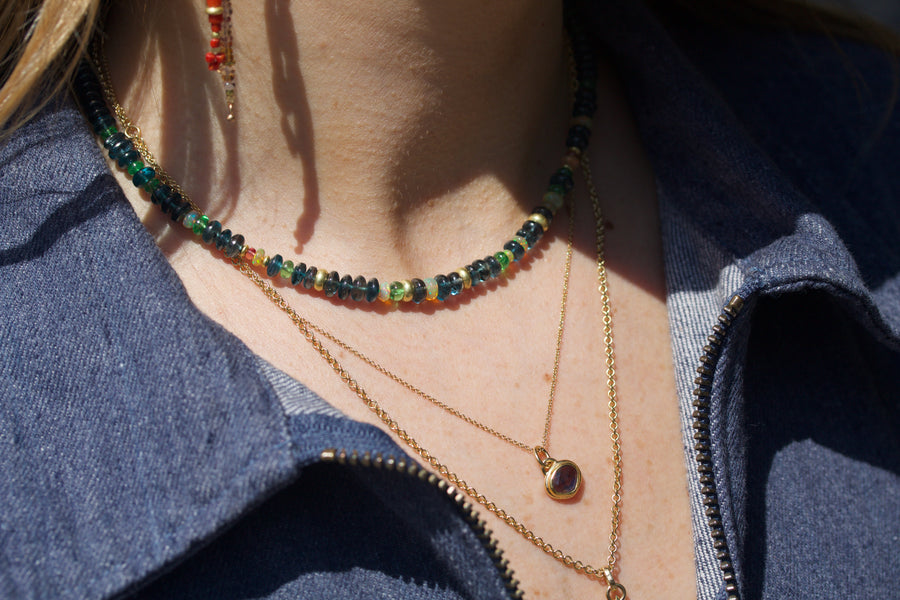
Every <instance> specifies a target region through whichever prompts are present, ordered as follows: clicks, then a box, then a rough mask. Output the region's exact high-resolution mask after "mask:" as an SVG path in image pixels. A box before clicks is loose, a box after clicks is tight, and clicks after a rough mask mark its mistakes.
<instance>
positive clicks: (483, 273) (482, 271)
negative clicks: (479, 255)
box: [472, 260, 491, 281]
mask: <svg viewBox="0 0 900 600" xmlns="http://www.w3.org/2000/svg"><path fill="white" fill-rule="evenodd" d="M472 266H473V267H475V271H477V272H478V278H479V279H480V280H481V281H487V280H488V279H490V278H491V269H490V267H488V265H487V263H486V262H484V261H483V260H476V261H475V262H473V263H472Z"/></svg>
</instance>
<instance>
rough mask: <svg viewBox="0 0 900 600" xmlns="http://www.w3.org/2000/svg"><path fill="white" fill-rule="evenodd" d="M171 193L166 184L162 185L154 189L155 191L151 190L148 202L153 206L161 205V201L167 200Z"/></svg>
mask: <svg viewBox="0 0 900 600" xmlns="http://www.w3.org/2000/svg"><path fill="white" fill-rule="evenodd" d="M171 193H172V188H170V187H169V186H167V185H166V184H163V185H161V186H159V187H158V188H156V189H155V190H153V193H152V194H150V200H151V201H152V202H153V204H162V203H163V200H165V199H166V198H168V196H169V194H171Z"/></svg>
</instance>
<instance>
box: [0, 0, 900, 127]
mask: <svg viewBox="0 0 900 600" xmlns="http://www.w3.org/2000/svg"><path fill="white" fill-rule="evenodd" d="M103 1H104V0H6V2H4V3H3V5H2V6H0V57H2V58H0V84H2V87H0V140H2V139H3V138H5V137H6V136H7V135H9V133H11V132H12V131H14V130H15V129H16V128H18V127H19V126H21V125H22V124H23V123H25V122H26V121H27V120H28V119H30V118H31V117H32V116H34V115H35V114H36V113H37V112H38V111H39V110H40V109H41V108H42V107H43V106H44V105H45V104H46V103H47V102H48V101H49V100H50V99H51V98H52V97H53V96H54V95H56V94H58V93H59V92H60V90H61V89H62V88H63V87H64V86H65V85H66V83H67V81H68V79H69V77H70V76H71V74H72V72H73V71H74V69H75V66H76V65H77V63H78V60H79V59H80V58H81V56H82V55H83V54H84V52H85V49H86V47H87V44H88V42H89V40H90V37H91V34H92V33H93V31H94V28H95V27H96V25H97V21H98V17H99V15H100V12H101V4H102V2H103ZM648 2H649V3H650V4H651V6H653V7H654V9H655V10H656V11H657V12H659V13H663V14H669V15H671V14H672V12H673V11H676V12H678V13H681V14H683V13H685V12H690V13H693V14H695V15H699V16H700V17H701V18H706V19H710V20H712V21H714V22H716V23H725V24H759V25H762V26H766V27H788V28H791V29H802V30H811V31H819V32H824V33H826V34H827V35H830V36H832V37H842V38H848V39H854V40H859V41H865V42H868V43H871V44H874V45H875V46H877V47H879V48H881V49H882V50H885V51H886V52H888V53H890V54H893V55H894V56H900V37H898V36H897V35H896V34H894V32H892V31H891V30H890V29H889V28H887V27H885V26H884V25H881V24H879V23H877V22H875V21H873V20H870V19H867V18H865V17H859V16H856V15H851V14H849V13H845V12H843V11H840V10H837V9H828V8H821V7H813V6H812V5H811V4H810V3H809V2H806V1H804V0H738V1H731V2H724V1H723V0H648Z"/></svg>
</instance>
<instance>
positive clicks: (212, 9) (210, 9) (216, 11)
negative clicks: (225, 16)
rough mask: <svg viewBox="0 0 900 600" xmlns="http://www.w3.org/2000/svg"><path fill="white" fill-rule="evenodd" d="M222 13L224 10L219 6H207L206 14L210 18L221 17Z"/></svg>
mask: <svg viewBox="0 0 900 600" xmlns="http://www.w3.org/2000/svg"><path fill="white" fill-rule="evenodd" d="M223 12H224V9H223V8H222V7H221V6H207V7H206V14H208V15H210V16H214V15H221V14H222V13H223Z"/></svg>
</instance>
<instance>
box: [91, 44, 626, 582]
mask: <svg viewBox="0 0 900 600" xmlns="http://www.w3.org/2000/svg"><path fill="white" fill-rule="evenodd" d="M98 37H102V36H98ZM93 54H94V61H95V64H96V65H97V69H98V76H99V79H100V83H101V86H102V87H103V92H104V95H105V96H106V98H107V101H108V102H109V103H110V105H111V106H112V108H113V110H114V112H115V114H116V116H117V117H118V119H119V122H120V123H121V124H122V130H123V133H125V135H126V136H127V137H128V138H130V139H131V140H132V143H133V144H134V146H135V148H136V149H137V150H138V151H139V152H140V153H141V156H142V157H143V159H144V162H145V163H146V164H147V166H150V167H153V169H154V170H155V171H156V173H157V177H159V179H160V181H162V182H163V183H165V184H166V185H169V186H170V187H171V188H172V189H174V190H176V191H178V192H179V193H180V194H181V195H182V197H183V198H184V199H185V200H186V201H187V202H188V203H189V204H190V205H191V207H192V208H193V209H194V210H198V211H199V208H197V206H196V205H195V204H194V202H193V201H192V200H191V199H190V197H189V196H188V194H187V193H186V192H185V190H184V189H183V188H181V186H180V185H179V184H178V182H176V181H175V180H174V179H172V177H170V176H169V175H168V173H166V172H165V171H164V170H163V169H162V167H160V166H159V163H158V162H157V161H156V159H155V157H154V156H153V154H152V152H151V151H150V149H149V147H148V146H147V144H146V142H144V140H143V138H142V137H141V130H140V128H139V127H138V126H137V125H135V124H134V123H133V122H132V121H131V119H130V118H129V117H128V114H127V113H126V112H125V109H124V108H123V107H122V106H121V104H119V102H118V99H117V97H116V94H115V90H114V88H113V87H112V83H111V80H110V77H109V67H108V63H107V61H106V56H105V53H104V52H103V50H102V42H99V43H98V44H97V45H96V46H95V48H94V53H93ZM581 168H582V171H583V173H584V176H585V182H586V184H587V188H588V194H589V196H590V198H591V204H592V207H593V213H594V219H595V221H596V240H597V281H598V287H597V289H598V291H599V292H600V297H601V303H602V317H603V341H604V346H605V363H606V377H607V381H606V383H607V390H608V391H607V396H608V399H609V402H608V404H607V406H608V408H609V420H610V424H609V428H610V438H611V440H612V452H613V493H612V501H613V507H612V524H611V528H610V534H609V548H608V549H609V556H608V558H607V562H606V565H605V566H604V567H600V568H598V567H594V566H592V565H591V564H589V563H585V562H583V561H581V560H577V559H575V558H574V557H572V556H571V555H570V554H567V553H566V552H564V551H563V550H562V549H560V548H557V547H555V546H554V545H553V544H551V543H550V542H546V541H544V539H543V538H541V537H540V536H538V535H537V534H535V533H534V531H532V530H531V529H530V528H529V527H527V526H526V525H525V524H524V523H522V522H521V521H519V520H518V519H517V518H515V517H514V516H513V515H511V514H509V513H508V512H506V510H504V509H503V508H500V507H499V506H497V505H496V504H495V503H494V502H493V501H492V500H490V499H488V498H487V497H486V496H485V495H484V494H482V493H480V492H479V491H478V490H477V489H475V488H474V487H473V486H471V485H469V484H468V483H466V481H465V480H463V479H462V478H460V477H459V476H458V475H456V473H454V472H453V471H451V470H450V469H449V468H448V467H447V466H446V465H444V464H443V463H442V462H440V461H439V460H438V458H437V457H435V456H434V455H433V454H431V452H429V451H428V450H427V449H426V448H425V447H424V446H422V445H421V444H419V443H418V442H417V441H416V440H415V439H414V438H413V437H412V436H411V435H410V434H409V433H407V432H406V430H404V429H403V428H402V427H401V426H400V424H399V423H398V422H397V421H396V420H394V419H393V418H392V417H391V416H390V415H389V414H388V413H387V411H385V410H384V409H383V408H382V407H381V405H380V404H379V403H378V402H377V401H376V400H374V399H373V398H371V397H369V395H368V394H367V393H366V391H365V389H363V387H362V386H360V385H359V383H358V382H357V381H356V380H355V379H353V377H352V376H351V375H350V373H349V372H348V371H347V370H346V369H345V368H344V367H343V366H342V365H341V363H340V362H339V361H338V360H337V358H335V357H334V355H333V354H331V352H329V351H328V349H327V348H326V347H325V346H324V345H323V344H322V342H321V341H320V340H319V338H318V337H317V336H316V334H317V333H318V334H319V335H321V336H322V337H323V338H325V339H328V340H329V341H331V342H332V343H334V344H336V345H337V346H339V347H340V348H342V349H344V350H346V351H348V352H349V353H351V354H352V355H354V356H356V357H357V358H359V359H360V360H362V361H363V362H365V363H366V364H368V365H369V366H370V367H372V368H373V369H375V370H376V371H378V372H379V373H381V374H382V375H385V376H386V377H388V378H389V379H391V380H392V381H394V382H396V383H398V384H400V385H402V386H403V387H405V388H406V389H408V390H409V391H411V392H413V393H415V394H416V395H418V396H420V397H422V398H424V399H426V400H428V401H429V402H431V403H432V404H434V405H435V406H438V407H440V408H442V409H443V410H445V411H447V412H448V413H450V414H452V415H454V416H456V417H458V418H460V419H462V420H463V421H465V422H466V423H469V424H471V425H473V426H475V427H477V428H479V429H481V430H483V431H485V432H487V433H490V434H491V435H493V436H495V437H497V438H499V439H501V440H503V441H505V442H507V443H509V444H511V445H513V446H516V447H518V448H521V449H523V450H527V451H529V452H531V451H533V450H534V448H533V447H532V446H529V445H528V444H525V443H523V442H520V441H518V440H515V439H514V438H512V437H510V436H508V435H505V434H503V433H501V432H499V431H497V430H495V429H493V428H492V427H490V426H488V425H485V424H483V423H481V422H480V421H478V420H476V419H473V418H472V417H469V416H468V415H466V414H465V413H463V412H461V411H460V410H459V409H456V408H453V407H451V406H450V405H448V404H446V403H444V402H441V401H440V400H438V399H437V398H435V397H434V396H432V395H430V394H428V393H426V392H424V391H423V390H421V389H419V388H418V387H416V386H415V385H413V384H411V383H409V382H408V381H406V380H405V379H403V378H402V377H400V376H399V375H396V374H395V373H393V372H391V371H389V370H388V369H387V368H385V367H383V366H382V365H381V364H379V363H378V362H377V361H375V360H374V359H371V358H369V357H368V356H366V355H365V354H363V353H362V352H360V351H358V350H357V349H355V348H354V347H352V346H350V345H349V344H347V343H346V342H344V341H342V340H340V339H339V338H337V337H336V336H334V335H333V334H331V333H329V332H328V331H326V330H324V329H322V328H321V327H319V326H317V325H315V324H314V323H312V322H311V321H309V320H307V319H305V318H304V317H301V316H300V315H299V314H298V313H297V312H296V311H295V310H294V309H293V308H291V306H290V305H289V304H288V303H287V301H286V300H285V299H284V297H282V296H281V294H279V293H278V291H277V290H276V289H275V288H274V287H272V285H270V284H269V283H268V282H267V281H265V280H264V279H263V278H262V277H260V276H259V275H257V274H256V272H254V271H253V270H252V269H251V268H250V266H248V265H247V264H246V263H243V262H242V261H240V259H238V260H236V261H233V262H234V265H235V267H236V268H237V269H238V270H239V271H240V272H241V273H243V274H244V275H245V276H247V277H248V278H249V279H250V280H251V281H253V283H255V284H256V286H257V287H259V288H260V289H261V290H262V291H263V293H264V294H265V295H266V297H267V298H268V299H269V300H270V301H271V302H272V303H273V304H275V306H277V307H278V308H279V309H281V310H282V311H283V312H284V313H286V314H287V315H288V317H289V318H290V320H291V322H293V323H294V325H295V326H296V327H297V329H298V330H299V331H300V332H301V333H302V334H303V336H304V337H305V338H306V340H307V341H308V342H309V343H310V345H312V347H313V349H315V350H316V352H318V353H319V355H320V356H321V357H322V358H323V359H324V360H325V361H326V362H327V363H328V365H329V366H330V367H331V368H332V370H334V372H335V373H337V375H338V376H339V377H340V378H341V381H343V382H344V383H345V384H346V385H347V387H348V388H349V389H350V390H351V391H352V392H353V393H354V394H356V396H357V397H359V399H360V400H362V401H363V403H364V404H365V405H366V407H368V408H369V410H371V411H372V412H373V413H375V415H376V416H377V417H378V418H379V419H380V420H381V422H382V423H383V424H384V425H385V426H386V427H387V428H388V429H389V430H390V431H391V432H393V433H394V434H395V435H396V436H397V437H398V438H399V439H400V440H401V441H403V442H404V443H405V444H406V445H407V446H409V447H410V448H411V449H412V450H413V451H415V453H416V454H418V455H419V457H420V458H421V459H422V460H424V461H425V462H426V463H427V464H428V465H429V466H431V468H432V469H434V471H435V472H437V473H438V474H440V475H441V476H442V477H444V478H445V479H446V480H447V481H449V482H450V483H451V484H453V485H455V486H456V487H458V488H459V489H460V490H462V491H463V492H465V493H466V494H467V495H468V496H469V497H471V498H472V499H473V500H475V501H476V502H477V503H478V504H480V505H481V506H483V507H484V508H485V509H486V510H487V511H488V512H490V513H491V514H493V515H494V516H496V517H497V518H499V519H500V520H501V521H503V522H504V523H506V524H507V525H508V526H510V527H511V528H512V529H513V530H515V531H516V532H517V533H518V534H519V535H521V536H522V537H523V538H525V539H526V540H527V541H529V542H531V543H532V544H533V545H535V546H536V547H538V548H539V549H540V550H541V551H543V552H544V553H545V554H548V555H549V556H552V557H553V558H554V559H556V560H557V561H558V562H560V563H561V564H562V565H564V566H566V567H568V568H571V569H573V570H574V571H576V572H578V573H581V574H584V575H586V576H588V577H591V578H595V579H598V580H601V581H605V582H606V585H607V590H606V597H607V600H625V598H626V591H625V588H624V587H623V586H622V585H621V584H620V583H618V582H617V581H616V580H615V578H614V576H613V571H614V569H615V564H616V559H617V554H618V549H619V534H618V532H619V525H620V512H621V503H622V496H621V492H622V456H621V444H620V436H619V426H618V403H617V396H616V380H615V374H616V371H615V354H614V349H613V334H612V311H611V308H610V299H609V288H608V284H607V277H606V259H605V252H604V247H605V228H604V224H603V213H602V210H601V208H600V201H599V195H598V193H597V190H596V187H595V186H594V182H593V178H592V176H591V170H590V161H589V159H588V157H587V155H583V156H582V157H581ZM569 210H570V211H573V210H574V208H573V207H572V205H570V207H569ZM573 238H574V216H573V215H572V213H571V212H570V220H569V241H568V247H567V250H566V264H565V271H564V283H563V296H562V300H561V306H560V320H559V325H558V327H557V337H556V351H555V355H554V365H553V375H552V379H551V386H550V394H549V398H548V404H547V414H546V418H545V422H544V433H543V437H542V445H543V446H544V447H546V446H547V445H548V443H549V437H550V424H551V419H552V412H553V400H554V397H555V392H556V384H557V381H558V377H559V363H560V355H561V346H562V336H563V330H564V326H565V316H566V304H567V300H568V293H569V276H570V273H571V261H572V246H573Z"/></svg>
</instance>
